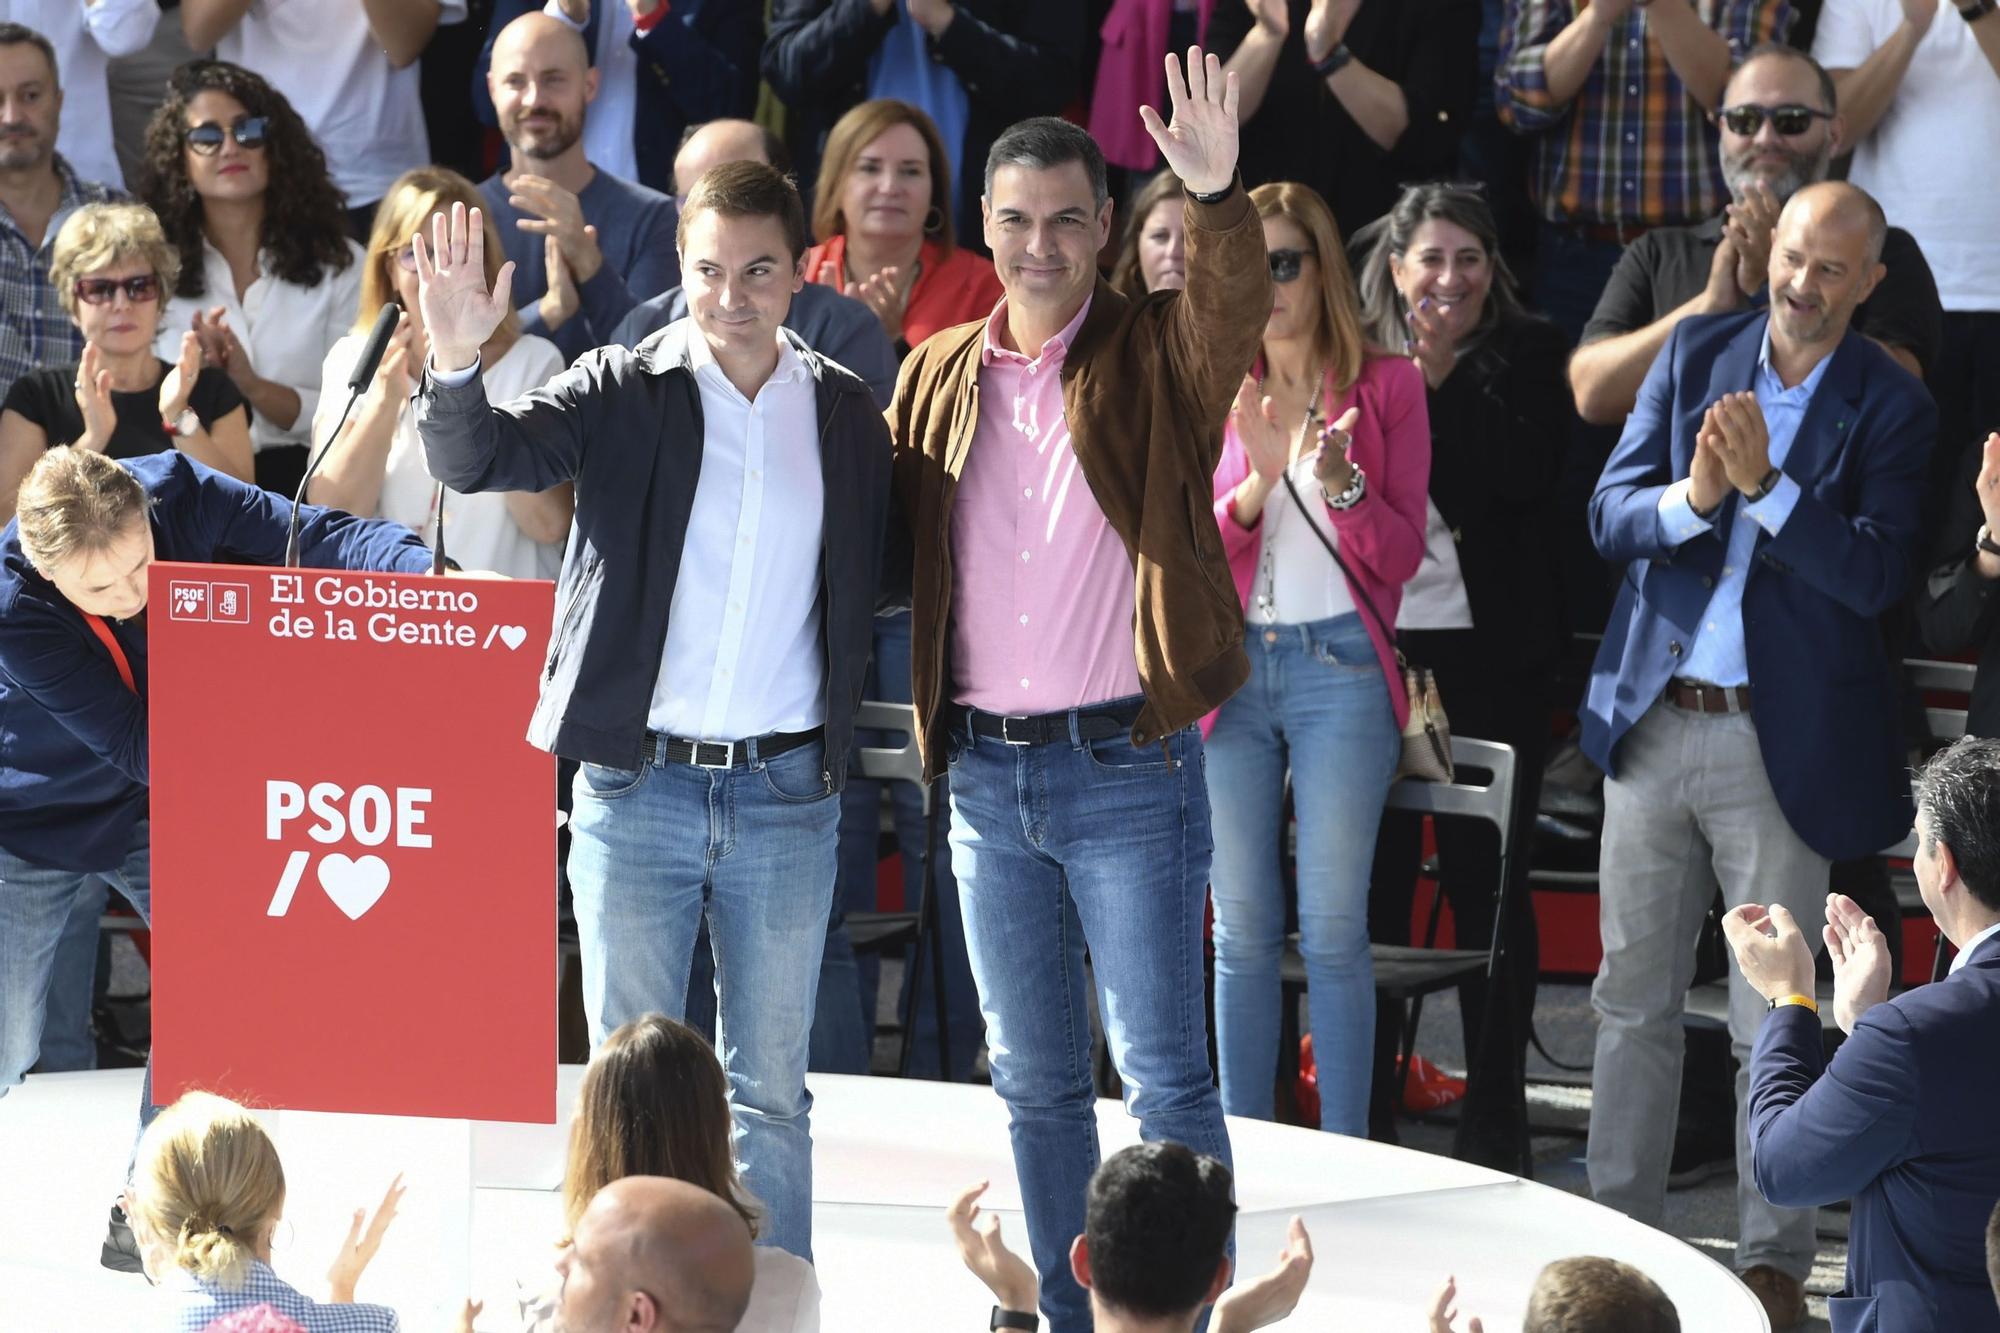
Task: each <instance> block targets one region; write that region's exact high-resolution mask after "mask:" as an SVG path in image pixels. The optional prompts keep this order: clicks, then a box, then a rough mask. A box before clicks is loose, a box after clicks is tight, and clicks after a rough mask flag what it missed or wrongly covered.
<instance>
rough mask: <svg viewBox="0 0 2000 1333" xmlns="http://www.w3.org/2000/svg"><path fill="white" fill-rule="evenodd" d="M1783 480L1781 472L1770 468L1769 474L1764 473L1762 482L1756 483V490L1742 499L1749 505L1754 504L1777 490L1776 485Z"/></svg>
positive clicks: (1783, 476) (1783, 475)
mask: <svg viewBox="0 0 2000 1333" xmlns="http://www.w3.org/2000/svg"><path fill="white" fill-rule="evenodd" d="M1784 478H1785V474H1784V473H1783V472H1782V471H1780V470H1779V469H1777V468H1772V469H1771V470H1770V471H1769V472H1766V473H1765V474H1764V477H1763V480H1761V481H1759V482H1758V483H1757V489H1756V490H1754V491H1752V492H1750V493H1749V494H1748V495H1746V496H1744V497H1743V498H1744V500H1745V501H1747V502H1748V503H1750V504H1756V503H1757V502H1758V501H1759V500H1761V499H1763V498H1764V497H1765V496H1767V495H1769V494H1770V493H1771V492H1772V491H1775V490H1777V489H1778V483H1779V482H1780V481H1783V480H1784Z"/></svg>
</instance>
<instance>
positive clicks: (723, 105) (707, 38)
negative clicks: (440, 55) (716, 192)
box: [472, 0, 764, 194]
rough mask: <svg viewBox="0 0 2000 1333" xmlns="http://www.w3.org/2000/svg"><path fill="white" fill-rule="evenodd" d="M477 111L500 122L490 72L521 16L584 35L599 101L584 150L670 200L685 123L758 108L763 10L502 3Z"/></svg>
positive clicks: (664, 0)
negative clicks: (546, 19) (502, 40)
mask: <svg viewBox="0 0 2000 1333" xmlns="http://www.w3.org/2000/svg"><path fill="white" fill-rule="evenodd" d="M492 9H493V13H492V19H491V27H490V28H489V29H488V31H489V32H490V33H491V34H492V36H490V37H488V39H487V44H486V49H485V50H484V51H482V52H481V53H480V57H479V68H478V71H477V73H476V75H475V79H474V82H473V86H472V103H473V106H472V109H473V112H474V114H475V115H477V116H478V118H479V119H480V120H482V121H484V122H486V123H487V124H488V125H493V124H496V123H498V121H497V118H496V117H495V115H494V106H493V98H492V96H491V94H490V93H489V92H488V89H487V81H486V71H487V69H488V67H489V66H490V65H491V62H492V59H493V45H494V41H495V39H497V37H498V36H499V34H500V33H501V32H503V31H505V30H506V28H507V26H508V25H509V24H511V23H513V22H514V20H515V19H518V18H520V17H521V16H522V15H523V14H533V13H542V14H548V15H550V16H551V17H553V18H558V19H561V20H562V21H563V22H564V23H567V24H568V25H569V26H570V27H571V28H572V29H574V30H575V31H576V32H577V33H579V34H580V35H581V36H582V38H583V43H584V47H585V49H586V50H587V51H588V52H589V55H590V64H591V73H592V77H593V78H594V79H595V80H596V82H597V98H596V100H595V101H594V102H593V103H592V106H593V107H594V110H593V112H592V114H591V117H590V121H589V123H588V124H586V125H585V126H584V128H583V152H584V155H585V156H586V157H588V158H589V159H590V160H591V161H592V162H593V163H595V164H596V165H597V167H598V168H599V170H602V171H608V172H610V173H611V174H612V175H614V176H619V177H622V178H623V179H625V180H629V181H638V182H639V183H640V184H642V185H645V186H646V187H647V188H649V189H654V190H658V191H660V192H661V193H662V194H664V193H666V192H667V191H668V190H671V189H673V188H674V183H673V151H674V146H675V145H676V144H678V143H679V142H680V140H681V136H682V134H683V133H684V131H685V129H686V127H687V126H690V125H699V124H700V123H702V122H703V121H707V120H714V119H716V118H718V117H723V116H747V115H749V114H750V112H751V110H752V109H753V108H754V107H755V106H756V103H757V53H758V48H759V47H760V46H761V45H762V43H763V40H764V29H763V25H762V23H760V22H759V18H760V16H761V14H762V12H763V6H762V5H761V4H743V3H729V2H728V0H694V2H693V3H690V2H689V0H549V2H547V3H545V2H544V0H497V3H495V4H494V5H493V7H492Z"/></svg>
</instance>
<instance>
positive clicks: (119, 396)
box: [0, 204, 252, 518]
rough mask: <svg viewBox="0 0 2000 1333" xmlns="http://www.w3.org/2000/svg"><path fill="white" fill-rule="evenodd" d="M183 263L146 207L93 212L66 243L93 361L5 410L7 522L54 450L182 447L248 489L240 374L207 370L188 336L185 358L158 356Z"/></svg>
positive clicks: (61, 275) (61, 253) (67, 296)
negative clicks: (164, 316)
mask: <svg viewBox="0 0 2000 1333" xmlns="http://www.w3.org/2000/svg"><path fill="white" fill-rule="evenodd" d="M179 268H180V258H179V256H177V255H176V254H175V253H174V248H173V247H172V246H171V245H169V244H167V238H166V236H165V235H164V234H163V233H162V232H161V231H160V222H159V219H158V218H155V217H154V216H153V214H152V211H151V210H149V209H147V208H146V207H145V206H144V205H142V204H88V205H85V206H84V207H83V208H80V209H78V210H77V211H76V212H74V213H72V214H71V215H70V218H69V221H67V222H65V223H64V224H63V228H62V231H61V233H60V234H59V235H58V236H57V237H56V245H55V256H54V262H53V264H52V265H51V267H50V270H49V278H50V281H51V282H53V283H54V284H55V286H56V289H57V291H58V293H59V294H60V295H61V297H62V301H63V306H64V308H65V309H67V310H68V311H69V312H70V317H71V318H72V319H74V320H75V321H76V327H77V330H78V331H79V332H80V333H82V334H83V337H84V346H83V356H82V358H81V359H80V360H78V361H76V362H73V363H71V364H69V365H57V366H50V367H48V368H46V369H43V370H36V371H32V372H30V373H29V374H26V375H23V376H22V377H21V378H20V379H17V380H15V381H14V386H13V387H12V388H11V389H9V390H8V391H7V397H6V400H5V407H4V409H0V518H6V517H10V516H11V515H12V514H13V512H14V492H15V491H16V490H18V489H19V488H20V485H21V479H22V478H23V477H25V476H27V475H28V469H29V468H31V467H33V466H34V465H35V460H36V459H38V458H40V457H41V456H42V454H43V453H44V452H45V451H46V450H47V449H49V448H50V447H51V446H53V445H58V444H74V445H77V446H78V447H80V448H84V449H91V450H95V451H96V452H98V453H102V454H106V455H108V456H110V457H112V458H136V457H138V456H139V455H141V454H156V453H159V452H161V451H162V450H165V449H174V448H178V449H180V450H181V452H183V453H185V454H187V455H188V457H190V458H195V459H199V460H200V461H201V462H204V463H206V464H208V465H209V466H210V467H212V468H215V469H217V470H218V471H222V472H227V473H228V474H229V475H230V476H232V477H236V478H238V479H239V480H242V481H248V480H250V477H251V472H252V466H251V462H250V422H249V417H248V414H247V413H246V412H245V411H244V407H243V397H242V395H241V394H239V393H238V392H237V391H236V386H235V385H233V384H231V383H230V382H229V377H228V376H227V375H225V374H223V372H222V371H220V370H218V369H215V368H213V367H208V368H204V367H203V366H202V364H201V343H200V341H199V339H197V337H196V336H195V334H194V333H193V332H192V331H189V332H187V333H184V334H182V335H181V337H180V340H179V346H178V348H177V349H176V350H177V352H178V356H177V358H176V360H175V361H173V362H167V361H163V360H161V359H160V358H159V357H157V356H155V355H154V354H153V341H154V334H155V331H156V330H157V329H158V328H159V323H160V298H161V296H162V295H163V294H164V293H165V292H166V291H167V290H168V289H169V288H171V287H172V286H173V282H174V279H175V277H176V276H177V274H178V270H179Z"/></svg>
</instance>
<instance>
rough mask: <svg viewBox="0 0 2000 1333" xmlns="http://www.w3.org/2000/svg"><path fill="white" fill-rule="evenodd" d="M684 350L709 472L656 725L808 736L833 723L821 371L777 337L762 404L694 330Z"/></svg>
mask: <svg viewBox="0 0 2000 1333" xmlns="http://www.w3.org/2000/svg"><path fill="white" fill-rule="evenodd" d="M688 345H689V348H690V350H691V355H690V358H689V360H690V362H691V364H692V365H693V368H694V376H695V384H696V386H697V388H698V389H699V391H700V393H701V415H702V423H703V429H704V436H703V439H702V452H701V476H700V478H699V479H698V480H697V481H696V483H695V488H694V508H693V511H692V512H691V513H690V514H689V515H688V527H687V537H686V539H685V540H684V541H683V542H682V545H681V567H680V577H679V578H678V579H677V580H675V583H674V596H673V602H672V604H671V606H670V608H669V610H668V612H667V643H666V649H665V651H664V652H663V653H662V655H661V656H662V661H661V664H660V675H659V679H658V680H657V681H656V682H655V683H654V686H653V704H652V708H651V711H650V712H648V714H647V718H646V724H647V726H649V727H651V728H652V729H653V730H654V731H658V732H662V733H665V734H666V735H669V736H681V737H687V738H691V739H696V740H705V741H736V740H745V739H747V738H749V737H752V736H761V735H764V734H766V733H767V732H773V731H805V730H808V729H810V728H812V727H817V726H819V725H821V724H822V723H824V722H825V721H826V646H825V642H824V637H825V636H824V633H823V628H822V625H821V621H820V609H819V608H820V597H821V595H822V594H821V587H820V584H821V578H820V565H821V553H820V545H821V536H822V532H823V529H824V526H825V523H824V506H825V494H826V485H825V481H824V479H823V477H822V476H821V472H820V455H819V407H818V399H817V394H816V393H815V389H814V383H813V378H812V375H811V373H810V372H808V371H807V370H806V368H805V364H804V363H803V362H801V361H800V360H799V358H798V355H797V354H796V353H794V352H793V351H792V348H791V344H790V343H788V342H786V341H784V339H783V337H782V336H780V337H779V340H778V368H777V369H776V370H775V371H773V372H772V374H771V378H770V379H769V380H766V381H765V383H764V386H763V388H761V389H759V390H758V391H757V397H756V399H755V401H752V400H751V399H748V398H745V397H744V396H743V395H742V394H741V393H740V392H738V390H737V388H736V386H735V385H733V384H731V383H730V382H729V377H728V376H727V375H725V374H723V372H722V367H721V366H719V365H717V364H716V361H715V357H714V354H713V353H711V352H710V351H709V347H708V342H707V340H706V339H704V338H703V337H702V336H701V335H700V334H699V333H696V334H694V335H693V336H692V337H690V338H689V339H688ZM633 558H635V559H636V558H639V553H635V554H634V557H633Z"/></svg>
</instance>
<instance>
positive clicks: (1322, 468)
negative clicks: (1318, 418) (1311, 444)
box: [1313, 407, 1361, 495]
mask: <svg viewBox="0 0 2000 1333" xmlns="http://www.w3.org/2000/svg"><path fill="white" fill-rule="evenodd" d="M1360 419H1361V409H1360V408H1358V407H1350V408H1348V409H1347V410H1346V411H1345V412H1342V413H1341V414H1340V415H1339V416H1338V417H1335V418H1334V421H1333V424H1332V425H1331V426H1328V427H1326V428H1325V429H1324V430H1322V431H1320V433H1319V447H1318V448H1317V449H1316V450H1315V451H1314V453H1313V476H1315V477H1317V478H1319V485H1320V489H1321V490H1323V491H1325V492H1326V493H1327V494H1328V495H1339V494H1340V493H1341V492H1342V491H1344V490H1346V489H1347V488H1348V487H1349V486H1352V485H1353V484H1354V473H1355V470H1356V469H1355V467H1354V460H1353V459H1352V458H1350V457H1348V450H1350V449H1352V448H1353V447H1354V423H1355V422H1356V421H1358V420H1360Z"/></svg>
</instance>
